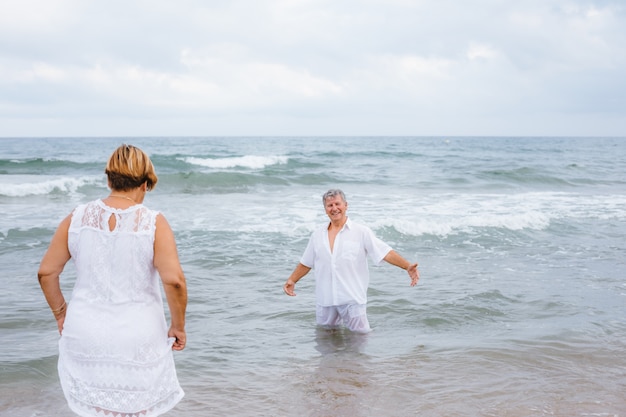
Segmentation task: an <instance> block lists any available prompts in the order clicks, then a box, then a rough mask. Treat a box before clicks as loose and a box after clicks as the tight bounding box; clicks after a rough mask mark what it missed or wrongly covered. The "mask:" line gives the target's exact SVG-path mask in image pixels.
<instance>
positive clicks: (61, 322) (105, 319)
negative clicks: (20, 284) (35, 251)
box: [38, 145, 187, 417]
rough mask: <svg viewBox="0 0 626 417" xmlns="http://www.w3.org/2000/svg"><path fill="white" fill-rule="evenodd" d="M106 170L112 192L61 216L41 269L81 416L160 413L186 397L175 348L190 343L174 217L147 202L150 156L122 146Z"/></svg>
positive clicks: (72, 400) (69, 388) (64, 372)
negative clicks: (70, 271) (69, 268)
mask: <svg viewBox="0 0 626 417" xmlns="http://www.w3.org/2000/svg"><path fill="white" fill-rule="evenodd" d="M105 173H106V175H107V177H108V184H109V188H110V189H111V193H110V194H109V196H108V197H106V198H104V199H98V200H95V201H91V202H89V203H87V204H82V205H79V206H78V207H76V208H75V209H74V211H73V212H72V213H71V214H70V215H69V216H67V217H66V218H65V219H64V220H63V221H62V222H61V224H60V225H59V227H58V229H57V231H56V233H55V234H54V236H53V238H52V241H51V242H50V246H49V248H48V251H47V252H46V254H45V255H44V257H43V259H42V261H41V265H40V267H39V273H38V277H39V283H40V285H41V288H42V290H43V293H44V295H45V297H46V300H47V301H48V304H49V306H50V308H51V309H52V312H53V314H54V317H55V318H56V321H57V326H58V328H59V333H60V334H61V338H60V339H59V363H58V370H59V378H60V380H61V386H62V388H63V392H64V394H65V397H66V399H67V402H68V405H69V406H70V408H71V409H72V411H74V412H75V413H77V414H79V415H81V416H85V417H89V416H102V415H121V416H127V417H130V416H133V417H135V416H137V417H138V416H142V417H150V416H158V415H160V414H163V413H165V412H167V411H168V410H170V409H172V408H173V407H174V406H175V405H176V404H177V403H178V402H179V401H180V400H181V398H182V397H183V395H184V392H183V390H182V389H181V387H180V385H179V383H178V378H177V376H176V369H175V367H174V357H173V353H172V350H183V349H184V348H185V342H186V334H185V310H186V307H187V286H186V283H185V276H184V274H183V271H182V268H181V266H180V262H179V259H178V252H177V249H176V242H175V240H174V233H173V232H172V229H171V228H170V226H169V224H168V222H167V220H166V219H165V217H163V215H161V214H160V213H158V212H156V211H153V210H150V209H148V208H147V207H145V206H144V205H143V204H142V203H143V200H144V197H145V194H146V192H147V191H150V190H152V189H153V188H154V186H155V185H156V183H157V176H156V174H155V172H154V167H153V165H152V162H151V161H150V158H148V156H147V155H146V154H145V153H144V152H143V151H142V150H141V149H139V148H136V147H134V146H131V145H122V146H120V147H119V148H117V149H116V150H115V152H113V154H112V155H111V157H110V159H109V162H108V164H107V166H106V170H105ZM70 258H73V259H74V263H75V265H76V274H77V277H76V283H75V285H74V290H73V292H72V298H71V302H66V299H65V297H64V295H63V293H62V292H61V288H60V285H59V276H60V274H61V272H62V271H63V268H64V266H65V264H66V263H67V262H68V261H69V260H70ZM159 276H160V278H161V282H162V283H163V288H164V290H165V295H166V298H167V303H168V306H169V311H170V316H171V325H170V326H169V329H168V327H167V323H166V320H165V314H164V310H163V301H162V298H161V292H160V286H159Z"/></svg>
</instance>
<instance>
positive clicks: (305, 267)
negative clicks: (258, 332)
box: [283, 189, 419, 333]
mask: <svg viewBox="0 0 626 417" xmlns="http://www.w3.org/2000/svg"><path fill="white" fill-rule="evenodd" d="M322 201H323V202H324V208H325V209H326V215H328V218H329V219H330V222H329V223H328V225H324V226H323V227H320V228H318V229H317V230H315V231H314V232H313V234H312V235H311V237H310V239H309V243H308V245H307V247H306V249H305V251H304V254H303V255H302V258H301V259H300V263H299V264H298V265H297V266H296V268H295V269H294V270H293V272H292V273H291V275H290V276H289V278H288V279H287V282H286V283H285V285H284V286H283V290H284V291H285V293H286V294H287V295H289V296H295V295H296V293H295V292H294V289H295V286H296V282H298V281H299V280H300V278H302V277H303V276H305V275H306V274H307V273H308V272H309V271H310V270H311V269H312V268H315V295H316V299H317V307H316V319H317V324H318V325H319V326H321V327H324V328H329V329H334V328H338V327H339V326H340V325H341V324H342V323H343V325H345V326H346V327H347V328H348V329H349V330H351V331H353V332H357V333H368V332H369V331H370V330H371V328H370V325H369V321H368V320H367V315H366V303H367V288H368V285H369V270H368V267H367V256H369V257H370V259H372V261H373V262H374V263H376V264H380V263H381V262H382V261H383V260H384V261H387V262H388V263H390V264H392V265H395V266H397V267H400V268H402V269H404V270H406V271H407V272H408V274H409V277H410V278H411V286H414V285H416V284H417V281H418V280H419V272H418V270H417V263H410V262H409V261H407V260H406V259H404V258H403V257H402V256H400V254H398V253H397V252H396V251H394V250H393V249H392V248H391V247H390V246H389V245H387V244H386V243H385V242H383V241H382V240H380V239H378V238H377V237H376V236H374V233H373V232H372V231H371V229H370V228H368V227H367V226H364V225H360V224H357V223H354V222H352V221H351V220H350V219H348V216H347V214H346V212H347V210H348V202H347V201H346V196H345V194H344V193H343V191H341V190H337V189H333V190H329V191H327V192H326V193H325V194H324V195H323V197H322Z"/></svg>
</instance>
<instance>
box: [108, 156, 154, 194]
mask: <svg viewBox="0 0 626 417" xmlns="http://www.w3.org/2000/svg"><path fill="white" fill-rule="evenodd" d="M104 172H105V174H107V177H108V179H109V185H110V187H111V188H112V189H113V190H117V191H128V190H132V189H133V188H137V187H139V186H141V184H143V183H144V182H146V183H147V188H148V191H150V190H152V189H153V188H154V187H155V185H156V183H157V181H158V178H157V176H156V173H155V172H154V166H153V165H152V161H150V158H149V157H148V155H146V153H145V152H144V151H142V150H141V149H139V148H137V147H135V146H133V145H121V146H120V147H119V148H117V149H116V150H115V151H114V152H113V154H112V155H111V157H110V158H109V162H108V163H107V166H106V168H105V170H104Z"/></svg>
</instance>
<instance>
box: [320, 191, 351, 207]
mask: <svg viewBox="0 0 626 417" xmlns="http://www.w3.org/2000/svg"><path fill="white" fill-rule="evenodd" d="M337 196H340V197H341V199H342V200H343V201H344V202H345V201H346V195H345V194H344V193H343V191H341V190H340V189H338V188H333V189H330V190H328V191H326V192H325V193H324V195H323V196H322V204H323V205H324V206H326V199H328V198H330V197H337Z"/></svg>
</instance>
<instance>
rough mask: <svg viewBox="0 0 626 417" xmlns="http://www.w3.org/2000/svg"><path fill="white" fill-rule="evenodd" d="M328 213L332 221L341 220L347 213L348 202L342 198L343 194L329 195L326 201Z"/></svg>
mask: <svg viewBox="0 0 626 417" xmlns="http://www.w3.org/2000/svg"><path fill="white" fill-rule="evenodd" d="M325 208H326V215H328V217H329V218H330V220H331V221H334V220H340V219H342V218H343V217H345V215H346V210H347V209H348V203H346V202H345V201H343V200H342V199H341V196H339V195H337V196H334V197H328V198H327V199H326V203H325Z"/></svg>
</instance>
